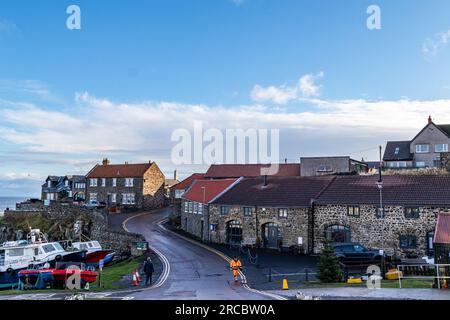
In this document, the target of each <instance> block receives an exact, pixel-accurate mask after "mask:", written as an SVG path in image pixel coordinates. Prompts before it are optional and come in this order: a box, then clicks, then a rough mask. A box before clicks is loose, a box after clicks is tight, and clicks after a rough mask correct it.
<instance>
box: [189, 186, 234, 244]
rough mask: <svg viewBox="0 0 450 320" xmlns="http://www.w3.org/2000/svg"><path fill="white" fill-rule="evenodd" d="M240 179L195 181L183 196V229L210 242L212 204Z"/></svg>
mask: <svg viewBox="0 0 450 320" xmlns="http://www.w3.org/2000/svg"><path fill="white" fill-rule="evenodd" d="M239 181H240V179H220V180H195V181H194V182H193V183H192V185H191V186H190V187H189V189H187V190H186V192H185V193H184V194H183V196H182V203H181V228H182V229H183V230H185V231H186V232H189V233H191V234H193V235H195V236H197V237H198V238H200V239H202V240H209V233H210V231H209V228H210V222H209V210H210V204H211V202H212V201H214V200H215V199H216V198H217V197H219V196H220V195H222V194H224V193H225V192H226V191H227V190H229V189H230V188H232V187H233V186H234V185H235V184H236V183H238V182H239Z"/></svg>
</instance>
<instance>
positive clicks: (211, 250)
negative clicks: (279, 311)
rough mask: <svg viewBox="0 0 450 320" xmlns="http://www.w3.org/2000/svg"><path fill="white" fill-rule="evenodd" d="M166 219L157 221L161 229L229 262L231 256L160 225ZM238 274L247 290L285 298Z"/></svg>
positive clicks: (271, 296)
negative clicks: (249, 283) (258, 286)
mask: <svg viewBox="0 0 450 320" xmlns="http://www.w3.org/2000/svg"><path fill="white" fill-rule="evenodd" d="M166 221H167V218H164V219H162V220H161V221H159V222H158V223H157V225H158V227H160V228H161V229H163V230H165V231H167V232H170V233H171V234H174V235H176V236H177V237H179V238H181V239H183V240H186V241H188V242H190V243H192V244H195V245H197V246H199V247H202V248H203V249H206V250H208V251H210V252H212V253H215V254H216V255H218V256H220V257H221V258H222V259H224V260H225V261H226V262H228V263H230V261H231V258H230V257H229V256H227V255H226V254H224V253H222V252H220V251H219V250H216V249H214V248H211V247H209V246H207V245H204V244H203V243H200V242H197V241H195V240H192V239H189V238H187V237H184V236H182V235H180V234H178V233H176V232H173V231H171V230H169V229H167V228H166V227H164V226H163V225H162V223H163V222H166ZM239 274H240V276H241V278H242V282H243V283H242V286H243V287H244V288H245V289H247V290H248V291H251V292H253V293H258V294H261V295H264V296H267V297H270V298H272V299H275V300H287V298H285V297H282V296H279V295H277V294H273V293H269V292H265V291H260V290H257V289H253V288H251V287H250V286H249V285H248V284H247V277H246V276H245V274H244V273H243V272H242V271H239Z"/></svg>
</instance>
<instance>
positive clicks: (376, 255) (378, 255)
mask: <svg viewBox="0 0 450 320" xmlns="http://www.w3.org/2000/svg"><path fill="white" fill-rule="evenodd" d="M332 246H333V248H334V251H335V254H336V256H337V257H338V258H339V261H340V262H342V263H344V264H350V263H362V264H364V263H368V262H373V263H375V264H377V263H380V262H381V260H382V258H383V257H384V258H385V261H390V256H389V255H387V254H386V253H385V252H384V251H382V250H379V249H367V248H365V247H364V246H362V245H361V244H359V243H334V244H333V245H332Z"/></svg>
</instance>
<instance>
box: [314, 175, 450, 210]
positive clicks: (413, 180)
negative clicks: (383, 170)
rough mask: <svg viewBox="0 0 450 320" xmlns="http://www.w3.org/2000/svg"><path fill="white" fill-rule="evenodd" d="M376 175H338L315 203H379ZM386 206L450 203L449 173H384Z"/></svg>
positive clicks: (443, 204)
mask: <svg viewBox="0 0 450 320" xmlns="http://www.w3.org/2000/svg"><path fill="white" fill-rule="evenodd" d="M377 181H378V176H377V175H374V176H340V177H336V179H335V180H334V181H333V183H331V184H330V185H329V186H328V187H327V188H326V189H325V190H324V191H323V192H322V193H321V195H320V196H319V197H318V198H317V200H316V204H323V205H325V204H335V205H357V204H371V205H379V201H380V194H379V191H378V188H377V185H376V182H377ZM382 195H383V203H384V204H385V205H430V206H438V205H439V206H450V176H437V175H428V176H425V175H424V176H419V175H391V176H383V189H382Z"/></svg>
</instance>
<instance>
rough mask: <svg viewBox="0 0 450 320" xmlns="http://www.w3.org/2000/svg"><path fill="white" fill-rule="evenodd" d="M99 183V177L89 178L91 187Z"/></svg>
mask: <svg viewBox="0 0 450 320" xmlns="http://www.w3.org/2000/svg"><path fill="white" fill-rule="evenodd" d="M97 185H98V179H97V178H95V179H93V178H92V179H89V186H90V187H97Z"/></svg>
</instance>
